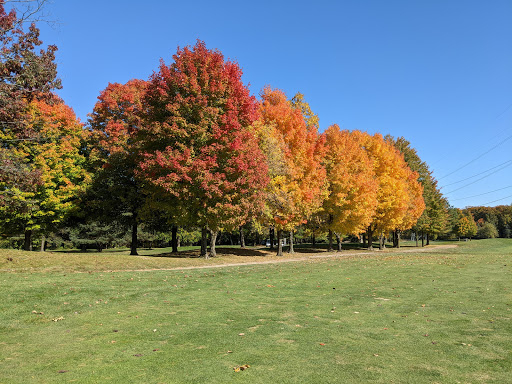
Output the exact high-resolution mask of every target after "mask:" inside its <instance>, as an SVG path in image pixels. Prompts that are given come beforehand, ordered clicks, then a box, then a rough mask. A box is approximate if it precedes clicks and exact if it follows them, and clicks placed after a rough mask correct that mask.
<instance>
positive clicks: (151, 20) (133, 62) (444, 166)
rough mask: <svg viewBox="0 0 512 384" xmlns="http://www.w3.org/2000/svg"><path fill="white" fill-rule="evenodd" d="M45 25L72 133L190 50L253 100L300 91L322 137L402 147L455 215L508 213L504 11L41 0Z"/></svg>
mask: <svg viewBox="0 0 512 384" xmlns="http://www.w3.org/2000/svg"><path fill="white" fill-rule="evenodd" d="M45 13H46V14H47V19H49V20H54V21H55V23H54V24H53V25H52V26H49V25H40V27H41V31H42V33H41V38H42V40H43V41H44V43H46V44H48V43H52V44H56V45H57V46H58V47H59V51H58V53H57V62H58V65H59V75H60V77H61V79H62V81H63V86H64V88H63V89H62V90H61V91H60V92H59V94H60V95H61V96H62V97H63V98H64V100H65V101H66V102H67V103H68V104H69V105H70V106H71V107H73V109H74V110H75V112H76V113H77V115H78V116H79V117H80V118H81V119H82V121H85V120H86V119H87V114H88V113H90V112H91V111H92V108H93V106H94V103H95V102H96V98H97V96H98V95H99V93H100V91H101V90H102V89H104V88H105V87H106V86H107V84H108V83H109V82H120V83H124V82H126V81H128V80H130V79H132V78H141V79H147V78H148V77H149V75H151V73H152V72H153V71H155V70H156V69H157V67H158V64H159V60H160V59H161V58H162V59H163V60H164V61H165V62H166V63H170V62H171V60H172V55H173V54H174V53H175V52H176V48H177V47H178V46H186V45H193V44H195V42H196V39H201V40H203V41H205V43H206V45H207V47H208V48H217V49H219V50H220V51H222V52H223V54H224V55H225V57H226V58H229V59H232V60H235V61H237V62H238V63H239V65H240V66H241V67H242V69H243V71H244V81H245V82H246V83H250V89H251V91H252V93H253V94H255V95H258V94H259V92H260V90H261V89H262V87H263V86H265V85H271V86H272V87H275V88H280V89H282V90H284V91H285V92H286V93H287V95H288V96H289V97H292V96H293V95H294V94H295V93H296V92H302V93H303V94H304V95H305V97H306V100H307V101H308V102H309V104H310V105H311V107H312V109H313V111H314V112H316V113H317V114H318V115H319V117H320V129H321V131H323V130H324V129H326V128H327V127H328V126H329V125H330V124H333V123H336V124H338V125H340V127H341V128H342V129H349V130H354V129H359V130H364V131H368V132H369V133H376V132H380V133H382V134H384V135H385V134H391V135H393V136H395V137H399V136H403V137H405V138H406V139H407V140H408V141H410V142H411V144H412V146H413V147H414V148H415V149H416V150H417V152H418V154H419V155H420V157H421V158H422V160H424V161H425V162H427V164H429V166H430V168H431V169H432V170H433V171H434V176H435V177H436V178H437V179H438V180H439V184H440V186H442V187H443V189H442V191H443V192H444V193H445V196H447V197H448V199H449V201H450V203H451V204H452V205H453V206H455V207H460V208H462V207H465V206H472V205H488V206H495V205H501V204H511V203H512V150H511V148H512V1H511V0H480V1H474V0H351V1H343V0H340V1H323V0H316V1H301V0H294V1H279V0H273V1H267V0H263V1H239V0H238V1H223V0H215V1H202V0H194V1H172V0H171V1H163V0H145V1H140V0H139V1H134V0H101V1H99V0H88V1H82V0H51V2H50V3H49V4H47V6H46V8H45ZM472 196H474V197H472Z"/></svg>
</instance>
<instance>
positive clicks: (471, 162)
mask: <svg viewBox="0 0 512 384" xmlns="http://www.w3.org/2000/svg"><path fill="white" fill-rule="evenodd" d="M510 139H512V135H510V136H508V137H506V138H505V139H503V140H502V141H500V142H499V143H498V144H496V145H495V146H494V147H492V148H490V149H489V150H487V151H485V152H484V153H482V154H481V155H479V156H477V157H475V158H474V159H473V160H471V161H469V162H467V163H466V164H464V165H463V166H461V167H459V168H457V169H456V170H455V171H453V172H450V173H448V174H447V175H444V176H443V177H441V178H439V179H438V180H442V179H444V178H446V177H448V176H450V175H453V174H454V173H456V172H458V171H460V170H461V169H463V168H466V167H467V166H468V165H470V164H473V163H474V162H475V161H477V160H479V159H481V158H482V157H484V156H485V155H487V154H488V153H489V152H491V151H493V150H495V149H496V148H498V147H499V146H500V145H502V144H503V143H505V142H506V141H508V140H510Z"/></svg>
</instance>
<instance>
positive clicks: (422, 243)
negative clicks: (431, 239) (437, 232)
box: [421, 231, 425, 247]
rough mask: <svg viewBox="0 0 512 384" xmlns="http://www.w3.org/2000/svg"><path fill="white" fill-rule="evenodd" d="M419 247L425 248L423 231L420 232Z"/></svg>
mask: <svg viewBox="0 0 512 384" xmlns="http://www.w3.org/2000/svg"><path fill="white" fill-rule="evenodd" d="M421 246H422V247H424V246H425V235H424V234H423V231H421Z"/></svg>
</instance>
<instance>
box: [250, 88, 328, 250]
mask: <svg viewBox="0 0 512 384" xmlns="http://www.w3.org/2000/svg"><path fill="white" fill-rule="evenodd" d="M261 97H262V101H261V105H260V113H261V117H260V121H259V125H258V127H259V129H260V133H259V135H260V136H262V137H263V138H264V139H263V140H264V142H266V144H265V145H266V147H267V148H268V149H270V148H269V147H270V145H269V143H271V142H272V141H273V142H274V144H275V147H274V148H271V150H267V153H268V156H267V158H268V159H269V163H268V164H269V169H270V174H271V180H270V184H269V186H268V188H267V190H266V193H265V195H266V218H267V220H268V222H269V223H270V224H271V225H272V226H273V227H274V228H276V230H277V233H278V236H277V237H278V244H279V246H278V255H281V254H282V246H281V234H282V231H283V230H288V231H290V239H291V240H292V238H293V230H294V228H295V227H297V226H298V225H300V224H302V223H305V222H307V220H308V219H309V218H310V217H311V215H313V214H314V213H315V212H317V211H318V210H319V209H320V208H321V205H322V202H323V200H324V198H325V196H326V191H327V190H326V186H327V184H326V178H325V168H324V166H323V165H322V158H323V155H324V151H325V145H324V141H325V139H324V137H323V136H319V135H318V132H317V129H316V127H315V126H314V125H309V126H308V125H307V123H306V120H305V118H304V115H303V112H302V109H301V108H300V107H298V106H294V105H293V103H292V102H291V101H289V100H288V99H287V98H286V95H285V94H284V93H283V92H282V91H280V90H275V89H271V88H269V87H267V88H265V89H264V90H263V92H262V95H261ZM268 135H270V137H268ZM290 251H292V252H293V248H290Z"/></svg>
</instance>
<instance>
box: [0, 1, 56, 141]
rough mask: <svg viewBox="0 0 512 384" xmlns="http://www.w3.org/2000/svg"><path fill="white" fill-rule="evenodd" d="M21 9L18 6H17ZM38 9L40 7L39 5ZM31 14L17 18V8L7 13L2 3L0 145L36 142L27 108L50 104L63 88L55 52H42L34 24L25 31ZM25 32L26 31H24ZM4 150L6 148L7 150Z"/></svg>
mask: <svg viewBox="0 0 512 384" xmlns="http://www.w3.org/2000/svg"><path fill="white" fill-rule="evenodd" d="M17 5H18V6H19V4H17ZM38 5H39V4H38ZM38 10H39V7H36V8H35V9H32V10H31V9H29V10H28V13H23V12H22V13H21V15H19V14H18V10H17V9H16V7H11V9H10V11H9V12H7V10H6V9H5V1H4V0H0V46H1V50H0V95H2V96H1V97H0V129H1V130H0V141H2V142H7V143H12V142H13V141H16V140H29V139H32V140H34V139H37V137H36V136H35V135H36V132H34V131H33V130H31V126H30V125H29V124H28V119H27V118H28V115H27V113H28V110H27V107H28V104H30V103H31V102H32V101H34V100H46V101H49V100H51V98H52V95H51V91H52V90H54V89H58V88H60V87H61V82H60V80H59V79H57V65H56V64H55V62H54V61H55V52H56V51H57V47H56V46H55V45H49V46H48V47H47V48H46V49H39V51H38V47H40V46H41V45H42V41H41V40H40V39H39V29H38V28H37V27H36V26H35V24H34V23H31V24H30V25H29V27H28V28H25V25H24V24H25V22H26V21H27V17H28V16H29V15H31V14H33V13H34V12H37V11H38ZM25 29H26V30H25ZM4 148H5V147H4Z"/></svg>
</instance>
